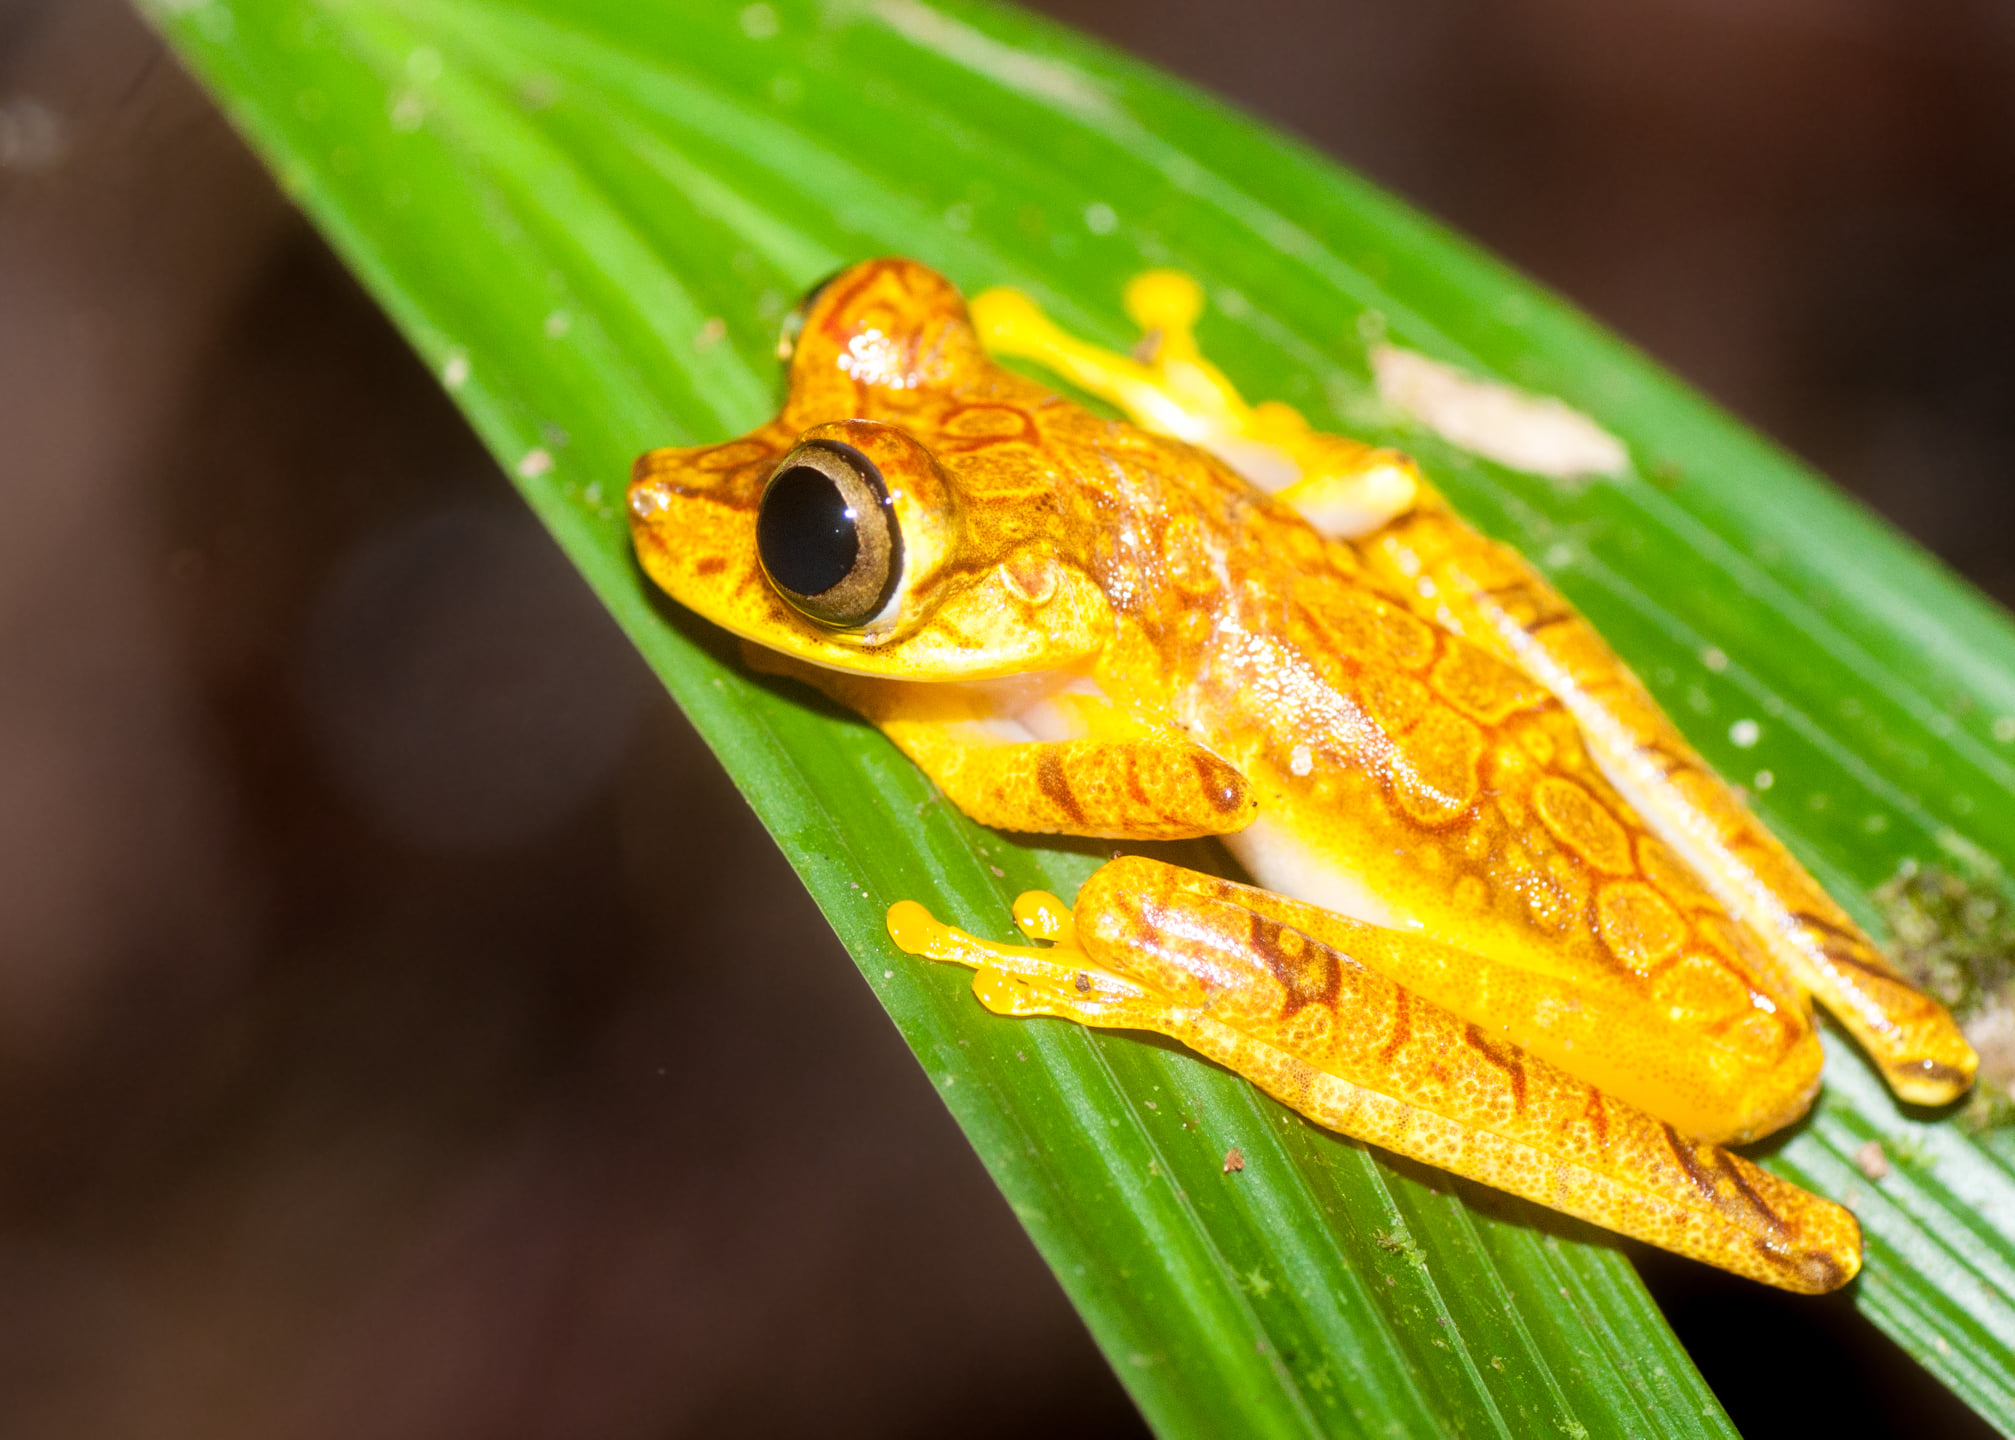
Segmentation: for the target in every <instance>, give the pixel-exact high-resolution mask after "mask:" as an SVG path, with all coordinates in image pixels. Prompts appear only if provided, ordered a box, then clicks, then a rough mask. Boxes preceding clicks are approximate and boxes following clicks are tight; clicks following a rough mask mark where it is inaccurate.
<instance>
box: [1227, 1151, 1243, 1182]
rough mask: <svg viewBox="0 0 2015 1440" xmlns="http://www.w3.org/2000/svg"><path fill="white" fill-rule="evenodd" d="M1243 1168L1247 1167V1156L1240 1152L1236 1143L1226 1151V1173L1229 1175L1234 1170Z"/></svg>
mask: <svg viewBox="0 0 2015 1440" xmlns="http://www.w3.org/2000/svg"><path fill="white" fill-rule="evenodd" d="M1243 1169H1245V1156H1244V1155H1242V1154H1240V1153H1239V1148H1238V1146H1236V1145H1234V1146H1232V1147H1231V1149H1229V1150H1227V1151H1225V1152H1224V1173H1225V1174H1227V1175H1229V1174H1231V1172H1232V1171H1234V1170H1243Z"/></svg>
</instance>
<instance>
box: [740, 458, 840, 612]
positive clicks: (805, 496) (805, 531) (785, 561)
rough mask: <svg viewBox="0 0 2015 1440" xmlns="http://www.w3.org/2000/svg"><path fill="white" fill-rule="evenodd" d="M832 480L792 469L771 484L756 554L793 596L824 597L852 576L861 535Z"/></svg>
mask: <svg viewBox="0 0 2015 1440" xmlns="http://www.w3.org/2000/svg"><path fill="white" fill-rule="evenodd" d="M855 523H856V522H855V520H854V517H853V513H852V511H851V509H850V508H849V507H848V505H847V498H846V496H844V495H842V494H841V493H840V487H839V486H838V485H836V484H834V483H833V480H832V477H831V476H829V475H827V474H826V473H825V472H824V471H823V470H815V469H813V468H812V467H811V466H809V465H793V466H792V467H791V468H790V469H788V470H786V471H784V473H783V474H781V475H779V476H777V478H776V479H775V480H773V481H771V482H770V488H769V491H768V492H767V493H766V494H765V495H764V496H763V510H762V514H760V515H759V516H757V517H756V549H757V550H759V551H760V552H761V553H762V557H763V568H765V569H766V570H768V571H769V572H770V578H771V579H772V580H774V581H776V582H777V584H779V585H781V586H783V587H784V589H786V590H789V591H790V592H791V593H792V594H794V595H821V594H824V593H825V592H826V591H828V590H830V589H832V588H833V586H835V585H837V584H839V583H840V581H842V580H844V579H846V578H847V576H848V575H849V574H851V573H852V571H853V568H854V561H855V560H856V559H857V558H859V556H860V553H861V540H860V535H859V533H858V532H857V531H856V529H855Z"/></svg>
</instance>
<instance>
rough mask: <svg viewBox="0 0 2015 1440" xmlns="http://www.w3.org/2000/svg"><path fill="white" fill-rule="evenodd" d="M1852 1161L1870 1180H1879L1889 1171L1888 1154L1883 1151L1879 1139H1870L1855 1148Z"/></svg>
mask: <svg viewBox="0 0 2015 1440" xmlns="http://www.w3.org/2000/svg"><path fill="white" fill-rule="evenodd" d="M1854 1163H1855V1164H1856V1165H1857V1166H1859V1167H1860V1169H1861V1173H1862V1174H1863V1175H1866V1176H1867V1177H1868V1178H1869V1179H1870V1180H1880V1179H1881V1178H1882V1177H1883V1176H1885V1175H1887V1174H1888V1173H1889V1156H1888V1155H1887V1154H1886V1153H1885V1152H1884V1151H1883V1149H1882V1142H1881V1141H1880V1140H1870V1141H1869V1142H1868V1143H1867V1144H1866V1145H1863V1146H1862V1147H1861V1148H1860V1149H1859V1150H1856V1151H1855V1152H1854Z"/></svg>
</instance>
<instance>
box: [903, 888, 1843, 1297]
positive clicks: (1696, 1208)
mask: <svg viewBox="0 0 2015 1440" xmlns="http://www.w3.org/2000/svg"><path fill="white" fill-rule="evenodd" d="M1240 893H1241V887H1237V886H1233V885H1230V884H1228V883H1226V882H1218V881H1213V880H1211V879H1210V878H1209V877H1207V876H1202V875H1198V874H1196V873H1195V872H1191V871H1186V870H1180V869H1178V868H1176V867H1174V866H1169V865H1164V864H1161V863H1159V862H1156V861H1152V860H1147V859H1143V858H1139V857H1129V858H1125V859H1120V860H1115V861H1113V862H1112V863H1111V864H1109V865H1107V866H1105V867H1103V868H1102V869H1100V870H1099V871H1098V872H1097V873H1096V874H1094V875H1093V876H1092V877H1091V879H1090V880H1088V881H1086V882H1085V885H1084V887H1083V889H1082V890H1080V891H1079V894H1078V899H1077V904H1076V907H1075V910H1074V912H1072V913H1071V914H1069V915H1065V914H1064V913H1063V912H1062V909H1061V906H1060V905H1059V904H1058V903H1057V902H1055V901H1053V900H1051V899H1050V898H1049V897H1046V896H1024V897H1023V900H1022V903H1021V904H1020V905H1019V906H1018V907H1017V909H1018V919H1019V920H1020V922H1021V924H1022V928H1023V929H1024V931H1025V932H1027V933H1029V934H1031V935H1048V936H1053V937H1055V938H1056V939H1057V940H1058V941H1059V942H1060V943H1058V944H1056V945H1054V946H1053V947H1051V948H1048V949H1036V948H1033V947H1021V946H1008V945H995V944H990V943H988V942H986V941H982V940H977V939H975V938H974V937H972V936H970V935H967V934H965V933H964V932H963V931H959V930H954V929H952V928H951V927H949V926H945V925H941V924H939V923H938V922H937V921H935V920H933V919H932V918H931V917H930V916H929V914H928V913H927V912H925V911H924V909H923V907H921V906H919V905H917V904H915V903H914V902H904V903H902V904H899V905H897V906H895V907H894V908H892V909H891V910H890V912H889V930H890V934H891V935H892V936H893V937H894V938H895V940H896V943H897V944H898V945H900V946H901V947H902V948H903V949H904V950H906V951H908V952H910V953H911V954H920V955H925V956H928V957H930V958H932V959H937V960H949V961H954V962H956V963H959V964H965V965H970V966H973V967H974V969H975V970H976V971H977V972H978V974H977V975H976V976H975V979H974V987H973V988H974V991H975V993H976V994H977V995H978V996H979V998H980V1000H981V1001H982V1002H983V1003H984V1004H985V1005H986V1006H987V1007H988V1008H989V1009H991V1010H994V1011H995V1012H997V1013H1000V1014H1008V1015H1051V1016H1058V1017H1061V1018H1064V1019H1070V1020H1075V1021H1078V1022H1079V1023H1081V1024H1086V1025H1096V1026H1100V1027H1104V1028H1119V1029H1141V1030H1150V1031H1153V1032H1156V1033H1158V1034H1162V1035H1167V1036H1169V1037H1170V1038H1172V1039H1175V1040H1179V1041H1181V1042H1182V1043H1184V1044H1185V1045H1188V1046H1189V1047H1190V1048H1191V1049H1194V1050H1196V1051H1198V1052H1199V1053H1201V1054H1203V1055H1205V1056H1207V1057H1209V1058H1210V1059H1212V1060H1216V1061H1218V1062H1219V1063H1220V1064H1223V1065H1225V1066H1226V1067H1228V1068H1230V1069H1232V1070H1234V1071H1236V1072H1237V1073H1239V1074H1240V1075H1243V1076H1245V1077H1246V1078H1247V1079H1249V1080H1251V1081H1252V1082H1253V1083H1254V1084H1257V1085H1258V1086H1260V1087H1261V1088H1262V1089H1264V1090H1266V1091H1267V1092H1268V1093H1269V1094H1271V1095H1273V1096H1275V1097H1276V1098H1278V1099H1279V1100H1281V1101H1282V1102H1283V1103H1285V1104H1287V1105H1290V1106H1292V1107H1293V1108H1294V1109H1296V1110H1298V1111H1300V1112H1301V1113H1302V1114H1304V1115H1306V1116H1308V1117H1309V1118H1310V1119H1312V1120H1314V1121H1316V1122H1317V1123H1318V1124H1320V1125H1323V1126H1325V1127H1327V1128H1329V1129H1332V1130H1336V1131H1339V1132H1341V1133H1343V1134H1345V1135H1350V1136H1353V1137H1355V1138H1357V1139H1360V1140H1364V1141H1367V1142H1369V1143H1371V1144H1374V1145H1379V1146H1382V1147H1384V1148H1386V1149H1389V1150H1393V1151H1396V1152H1397V1153H1399V1154H1402V1155H1406V1156H1409V1157H1412V1158H1414V1159H1417V1160H1421V1161H1424V1162H1426V1163H1428V1164H1431V1165H1435V1166H1437V1167H1440V1168H1442V1169H1446V1170H1451V1171H1454V1172H1455V1173H1457V1174H1460V1175H1465V1176H1468V1177H1469V1178H1471V1179H1473V1180H1478V1181H1481V1182H1482V1183H1484V1184H1486V1185H1491V1186H1494V1187H1496V1188H1499V1189H1502V1190H1508V1191H1510V1192H1511V1193H1513V1194H1516V1195H1521V1196H1524V1197H1525V1198H1527V1199H1530V1200H1534V1201H1536V1202H1538V1203H1539V1204H1542V1205H1546V1206H1549V1207H1551V1208H1553V1209H1556V1210H1561V1211H1565V1212H1567V1213H1568V1214H1572V1215H1577V1216H1580V1217H1581V1218H1583V1219H1585V1220H1589V1221H1591V1222H1593V1223H1595V1224H1597V1225H1601V1226H1603V1227H1605V1228H1607V1229H1610V1230H1614V1231H1617V1232H1619V1233H1621V1234H1625V1235H1630V1236H1634V1237H1636V1238H1638V1239H1641V1240H1644V1241H1647V1242H1649V1243H1651V1244H1653V1245H1658V1246H1661V1247H1662V1248H1664V1249H1668V1250H1672V1251H1675V1252H1677V1253H1679V1254H1682V1255H1688V1256H1691V1257H1693V1258H1695V1259H1699V1260H1704V1261H1706V1262H1708V1263H1709V1264H1713V1265H1718V1266H1721V1267H1722V1268H1724V1269H1728V1270H1733V1271H1735V1272H1737V1273H1739V1274H1743V1275H1748V1276H1750V1277H1752V1278H1755V1279H1758V1280H1762V1281H1765V1282H1766V1283H1769V1284H1772V1285H1777V1286H1781V1287H1783V1288H1785V1289H1788V1290H1797V1291H1802V1292H1806V1293H1818V1292H1822V1291H1827V1290H1832V1289H1835V1288H1837V1287H1839V1286H1840V1285H1843V1284H1845V1283H1846V1282H1847V1281H1848V1280H1849V1279H1851V1278H1852V1277H1853V1276H1854V1274H1855V1272H1856V1270H1857V1269H1858V1268H1859V1267H1860V1253H1861V1252H1860V1229H1859V1227H1858V1226H1857V1225H1856V1224H1855V1221H1854V1217H1853V1216H1852V1215H1850V1214H1848V1213H1847V1212H1846V1211H1845V1210H1843V1209H1841V1208H1840V1207H1839V1206H1837V1205H1834V1204H1832V1203H1830V1202H1828V1201H1826V1200H1822V1199H1820V1198H1819V1197H1817V1196H1814V1195H1810V1194H1808V1193H1806V1192H1805V1191H1803V1190H1800V1189H1798V1188H1797V1187H1796V1186H1793V1185H1790V1184H1788V1183H1786V1182H1784V1181H1782V1180H1779V1179H1777V1178H1776V1177H1774V1176H1772V1175H1769V1174H1767V1173H1765V1172H1764V1171H1761V1170H1759V1169H1757V1168H1756V1167H1755V1166H1753V1165H1751V1164H1750V1163H1749V1162H1748V1161H1746V1160H1744V1159H1742V1158H1741V1157H1739V1156H1737V1155H1734V1154H1731V1153H1730V1152H1728V1151H1726V1150H1723V1149H1721V1148H1720V1147H1718V1146H1715V1145H1710V1144H1706V1143H1704V1142H1700V1141H1695V1140H1691V1139H1688V1138H1686V1137H1684V1136H1682V1135H1680V1134H1679V1133H1678V1132H1677V1131H1675V1130H1674V1129H1673V1128H1672V1127H1671V1126H1669V1125H1667V1124H1664V1123H1663V1122H1661V1121H1659V1120H1656V1119H1654V1118H1653V1117H1651V1116H1650V1115H1647V1114H1645V1113H1644V1112H1642V1111H1640V1110H1637V1109H1635V1108H1633V1107H1631V1106H1628V1105H1626V1104H1624V1103H1623V1102H1621V1101H1618V1100H1615V1099H1613V1098H1610V1097H1607V1096H1604V1095H1603V1094H1602V1093H1601V1092H1600V1091H1598V1090H1596V1089H1595V1088H1594V1087H1592V1086H1589V1085H1587V1084H1584V1083H1583V1082H1581V1081H1579V1080H1577V1079H1575V1078H1574V1077H1573V1076H1572V1075H1569V1074H1567V1073H1566V1072H1565V1071H1562V1070H1560V1069H1558V1068H1556V1067H1554V1066H1552V1065H1549V1064H1547V1063H1546V1062H1545V1061H1543V1060H1540V1059H1538V1058H1537V1057H1535V1056H1532V1055H1530V1054H1527V1053H1525V1052H1523V1051H1521V1050H1519V1049H1518V1048H1517V1047H1515V1046H1513V1045H1510V1044H1508V1043H1504V1042H1500V1041H1493V1040H1491V1039H1490V1038H1488V1037H1487V1036H1485V1035H1484V1033H1483V1032H1482V1031H1481V1030H1480V1029H1479V1028H1478V1027H1477V1026H1475V1025H1472V1024H1468V1023H1466V1022H1464V1021H1463V1020H1461V1019H1460V1018H1459V1017H1457V1016H1455V1015H1453V1014H1451V1013H1450V1012H1448V1011H1446V1010H1443V1009H1441V1008H1439V1007H1438V1006H1435V1005H1433V1004H1430V1003H1429V1002H1427V1001H1425V1000H1423V999H1421V998H1420V997H1419V996H1417V995H1415V994H1413V993H1412V992H1410V991H1408V990H1406V989H1405V988H1403V987H1401V986H1399V985H1397V984H1395V983H1393V982H1392V981H1390V980H1387V979H1386V978H1384V977H1383V976H1382V975H1380V974H1378V973H1377V972H1376V971H1374V970H1372V969H1370V968H1369V967H1368V966H1366V965H1363V964H1361V963H1359V961H1358V960H1356V959H1355V958H1353V957H1352V956H1350V955H1348V954H1345V953H1343V952H1342V951H1340V950H1338V949H1335V948H1333V947H1331V946H1329V945H1325V944H1323V943H1322V942H1321V941H1319V940H1317V939H1315V938H1314V937H1312V936H1310V935H1308V934H1306V933H1304V932H1302V931H1299V930H1296V929H1293V928H1291V927H1289V926H1286V925H1283V924H1281V923H1279V922H1278V921H1276V920H1273V919H1271V918H1270V917H1268V916H1266V915H1264V914H1261V913H1259V912H1258V911H1257V910H1254V909H1251V908H1249V907H1247V906H1245V905H1242V904H1241V903H1239V896H1240Z"/></svg>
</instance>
